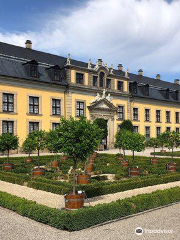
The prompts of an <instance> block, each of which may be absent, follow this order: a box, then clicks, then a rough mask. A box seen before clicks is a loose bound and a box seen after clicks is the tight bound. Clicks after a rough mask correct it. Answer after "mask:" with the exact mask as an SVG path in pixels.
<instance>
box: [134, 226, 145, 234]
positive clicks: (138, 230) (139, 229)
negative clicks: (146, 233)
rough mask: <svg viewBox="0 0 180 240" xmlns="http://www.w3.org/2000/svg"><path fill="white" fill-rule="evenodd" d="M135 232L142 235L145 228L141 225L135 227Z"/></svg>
mask: <svg viewBox="0 0 180 240" xmlns="http://www.w3.org/2000/svg"><path fill="white" fill-rule="evenodd" d="M135 233H136V234H137V235H141V234H143V229H142V228H141V227H137V228H136V229H135Z"/></svg>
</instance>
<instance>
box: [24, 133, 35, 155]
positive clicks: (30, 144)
mask: <svg viewBox="0 0 180 240" xmlns="http://www.w3.org/2000/svg"><path fill="white" fill-rule="evenodd" d="M22 148H23V151H24V152H25V153H28V154H29V156H30V154H31V153H32V152H33V151H35V150H36V143H35V141H34V139H32V138H31V137H29V135H28V136H27V138H26V140H25V141H24V142H23V144H22Z"/></svg>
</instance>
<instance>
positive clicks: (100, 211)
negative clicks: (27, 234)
mask: <svg viewBox="0 0 180 240" xmlns="http://www.w3.org/2000/svg"><path fill="white" fill-rule="evenodd" d="M179 201H180V188H179V187H175V188H170V189H166V190H158V191H156V192H153V193H150V194H141V195H138V196H134V197H131V198H126V199H123V200H118V201H116V202H112V203H108V204H99V205H96V206H94V207H86V208H83V209H79V210H77V211H72V212H66V211H61V210H58V209H53V208H49V207H46V206H43V205H39V204H37V203H35V202H33V201H29V200H26V199H22V198H19V197H16V196H13V195H10V194H8V193H5V192H0V206H2V207H4V208H8V209H10V210H13V211H15V212H17V213H19V214H20V215H22V216H25V217H29V218H31V219H33V220H36V221H38V222H41V223H44V224H48V225H50V226H52V227H55V228H57V229H62V230H68V231H77V230H81V229H84V228H88V227H91V226H94V225H97V224H100V223H103V222H106V221H109V220H113V219H118V218H122V217H124V216H129V215H132V214H135V213H139V212H142V211H145V210H149V209H153V208H156V207H159V206H164V205H167V204H170V203H174V202H179Z"/></svg>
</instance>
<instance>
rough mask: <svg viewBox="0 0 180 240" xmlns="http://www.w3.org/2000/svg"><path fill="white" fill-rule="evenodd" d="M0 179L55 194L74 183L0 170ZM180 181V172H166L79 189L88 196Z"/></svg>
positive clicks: (62, 191)
mask: <svg viewBox="0 0 180 240" xmlns="http://www.w3.org/2000/svg"><path fill="white" fill-rule="evenodd" d="M0 180H3V181H7V182H11V183H16V184H20V185H24V184H25V185H27V186H28V187H31V188H34V189H39V190H43V191H47V192H52V193H55V194H60V195H62V194H65V193H67V192H69V191H72V185H71V184H70V183H68V182H60V181H53V180H49V179H45V178H32V179H31V178H30V177H28V176H27V177H24V176H20V174H15V173H9V172H0ZM175 181H180V174H179V173H174V174H164V175H150V176H147V177H141V178H130V179H127V180H124V181H122V180H121V181H115V182H95V183H90V184H88V185H78V186H77V189H78V190H85V192H86V195H87V197H88V198H91V197H95V196H100V195H105V194H111V193H116V192H123V191H126V190H131V189H136V188H141V187H147V186H153V185H158V184H163V183H168V182H175Z"/></svg>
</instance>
